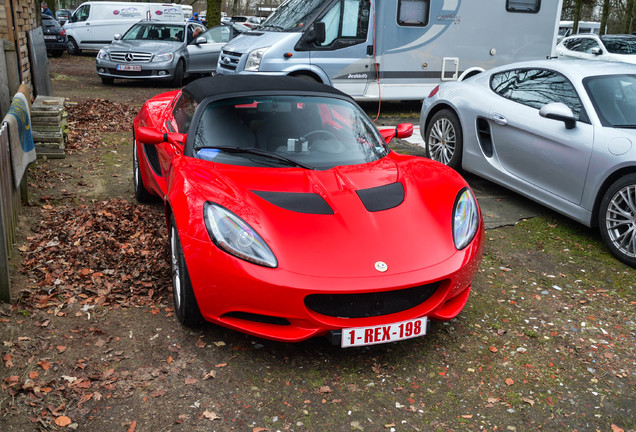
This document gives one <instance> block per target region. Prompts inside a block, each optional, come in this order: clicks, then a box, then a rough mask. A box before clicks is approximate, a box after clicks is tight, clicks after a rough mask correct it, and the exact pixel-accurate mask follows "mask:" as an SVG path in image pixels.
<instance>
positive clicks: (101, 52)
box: [97, 48, 108, 60]
mask: <svg viewBox="0 0 636 432" xmlns="http://www.w3.org/2000/svg"><path fill="white" fill-rule="evenodd" d="M97 58H98V59H101V60H108V51H107V50H105V49H104V48H102V49H100V50H99V52H98V53H97Z"/></svg>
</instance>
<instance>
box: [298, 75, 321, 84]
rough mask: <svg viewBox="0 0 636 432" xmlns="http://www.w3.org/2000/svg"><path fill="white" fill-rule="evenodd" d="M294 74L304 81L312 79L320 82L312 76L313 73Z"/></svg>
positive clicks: (311, 80)
mask: <svg viewBox="0 0 636 432" xmlns="http://www.w3.org/2000/svg"><path fill="white" fill-rule="evenodd" d="M292 76H293V77H294V78H298V79H301V80H303V81H310V82H317V83H319V82H320V81H319V80H317V79H316V78H314V77H312V76H311V75H307V74H299V75H292Z"/></svg>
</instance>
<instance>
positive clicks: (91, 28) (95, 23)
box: [64, 1, 184, 54]
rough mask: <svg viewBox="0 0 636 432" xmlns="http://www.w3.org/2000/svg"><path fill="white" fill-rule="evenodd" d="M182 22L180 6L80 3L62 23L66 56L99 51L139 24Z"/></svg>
mask: <svg viewBox="0 0 636 432" xmlns="http://www.w3.org/2000/svg"><path fill="white" fill-rule="evenodd" d="M144 19H145V20H158V21H183V20H184V17H183V9H181V5H178V4H170V3H164V4H162V3H133V2H110V1H91V2H86V3H82V4H81V5H80V6H79V7H78V8H77V9H75V12H73V14H72V15H71V16H70V17H69V20H68V21H67V22H66V23H64V30H66V34H67V35H68V52H69V54H79V53H80V52H81V50H96V51H98V50H100V49H102V48H103V47H104V46H106V45H108V44H109V43H111V42H112V40H113V36H114V35H115V34H116V33H119V34H124V33H125V32H126V30H128V29H129V28H130V27H131V26H132V25H133V24H135V23H136V22H138V21H140V20H144Z"/></svg>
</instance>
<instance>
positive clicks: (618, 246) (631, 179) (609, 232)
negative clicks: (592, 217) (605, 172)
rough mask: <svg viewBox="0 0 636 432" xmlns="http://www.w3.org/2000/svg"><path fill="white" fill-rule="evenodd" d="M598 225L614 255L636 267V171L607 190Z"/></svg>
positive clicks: (599, 212)
mask: <svg viewBox="0 0 636 432" xmlns="http://www.w3.org/2000/svg"><path fill="white" fill-rule="evenodd" d="M598 226H599V230H600V231H601V237H602V238H603V242H605V245H606V246H607V247H608V249H609V250H610V252H611V253H612V255H614V256H615V257H616V258H618V259H619V260H620V261H622V262H624V263H625V264H627V265H628V266H630V267H636V174H628V175H626V176H623V177H621V178H619V179H618V180H616V181H615V182H614V183H613V184H612V185H611V186H610V187H609V189H607V191H606V192H605V194H604V195H603V199H602V200H601V206H600V207H599V211H598Z"/></svg>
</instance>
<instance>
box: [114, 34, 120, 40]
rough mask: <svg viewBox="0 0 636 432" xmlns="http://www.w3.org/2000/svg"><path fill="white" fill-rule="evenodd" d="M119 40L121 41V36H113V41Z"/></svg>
mask: <svg viewBox="0 0 636 432" xmlns="http://www.w3.org/2000/svg"><path fill="white" fill-rule="evenodd" d="M119 39H121V34H119V33H115V35H114V36H113V40H119Z"/></svg>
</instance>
